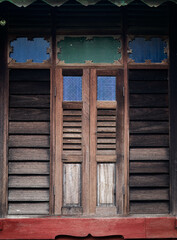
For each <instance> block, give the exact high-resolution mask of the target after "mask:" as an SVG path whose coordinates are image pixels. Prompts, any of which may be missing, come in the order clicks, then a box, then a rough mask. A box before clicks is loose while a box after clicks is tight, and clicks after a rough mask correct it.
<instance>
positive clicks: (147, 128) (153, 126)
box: [130, 121, 169, 133]
mask: <svg viewBox="0 0 177 240" xmlns="http://www.w3.org/2000/svg"><path fill="white" fill-rule="evenodd" d="M168 132H169V123H168V122H160V121H158V122H152V121H147V122H146V121H144V122H143V121H138V122H134V121H131V122H130V133H168Z"/></svg>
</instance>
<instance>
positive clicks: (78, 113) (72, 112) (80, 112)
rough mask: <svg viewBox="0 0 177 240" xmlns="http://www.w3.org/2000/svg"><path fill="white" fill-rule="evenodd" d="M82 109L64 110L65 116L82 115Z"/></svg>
mask: <svg viewBox="0 0 177 240" xmlns="http://www.w3.org/2000/svg"><path fill="white" fill-rule="evenodd" d="M81 115H82V111H80V110H63V116H81Z"/></svg>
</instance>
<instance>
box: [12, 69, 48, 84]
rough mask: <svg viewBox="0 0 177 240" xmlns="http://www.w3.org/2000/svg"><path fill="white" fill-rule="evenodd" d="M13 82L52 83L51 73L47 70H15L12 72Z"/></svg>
mask: <svg viewBox="0 0 177 240" xmlns="http://www.w3.org/2000/svg"><path fill="white" fill-rule="evenodd" d="M10 80H11V81H22V82H27V81H29V82H31V81H47V82H49V81H50V71H49V70H47V69H43V70H42V71H41V69H13V70H11V71H10Z"/></svg>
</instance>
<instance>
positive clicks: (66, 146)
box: [63, 144, 82, 150]
mask: <svg viewBox="0 0 177 240" xmlns="http://www.w3.org/2000/svg"><path fill="white" fill-rule="evenodd" d="M76 149H77V150H81V149H82V146H81V144H63V150H76Z"/></svg>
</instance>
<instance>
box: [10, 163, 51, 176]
mask: <svg viewBox="0 0 177 240" xmlns="http://www.w3.org/2000/svg"><path fill="white" fill-rule="evenodd" d="M49 168H50V166H49V163H47V162H33V163H31V162H30V163H29V162H22V163H21V162H10V163H9V174H30V175H33V174H38V175H39V174H49V173H50V170H49Z"/></svg>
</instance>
